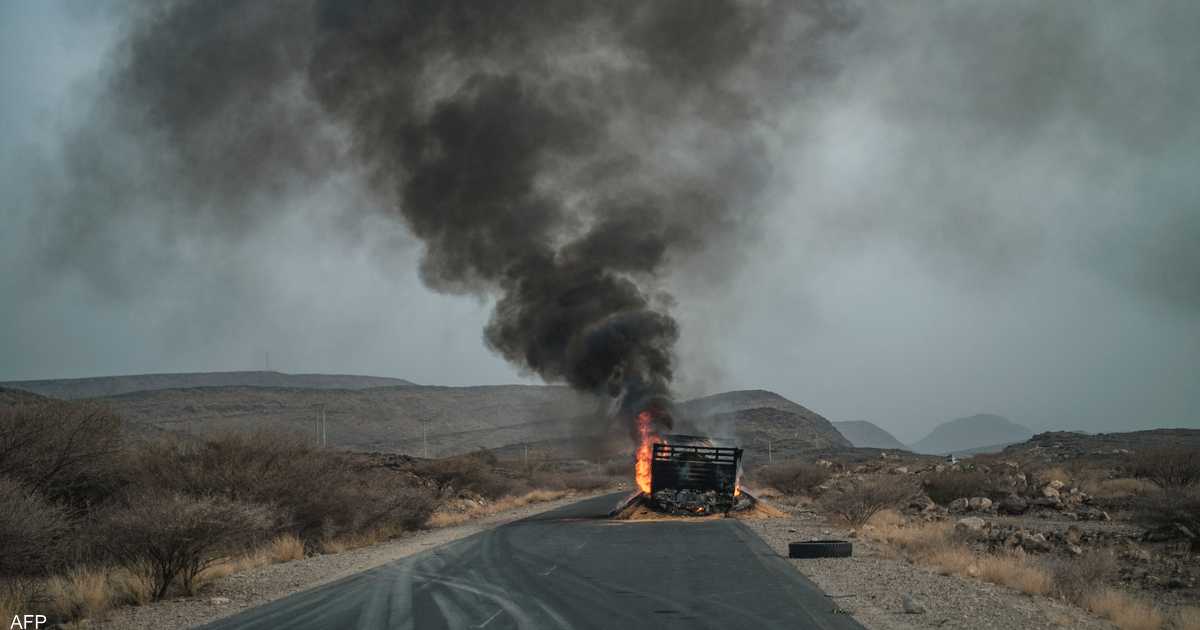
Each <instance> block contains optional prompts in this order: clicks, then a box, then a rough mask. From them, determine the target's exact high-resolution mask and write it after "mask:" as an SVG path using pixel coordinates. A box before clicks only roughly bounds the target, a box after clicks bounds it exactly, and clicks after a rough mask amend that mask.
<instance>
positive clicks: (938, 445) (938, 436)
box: [912, 414, 1033, 454]
mask: <svg viewBox="0 0 1200 630" xmlns="http://www.w3.org/2000/svg"><path fill="white" fill-rule="evenodd" d="M1032 436H1033V431H1030V430H1029V429H1027V428H1025V427H1023V426H1021V425H1019V424H1017V423H1015V422H1013V421H1011V420H1009V419H1008V418H1004V417H1002V416H997V415H993V414H978V415H974V416H970V417H967V418H958V419H956V420H951V421H949V422H943V423H942V424H939V425H938V426H937V427H935V428H934V429H933V431H931V432H930V433H929V435H927V436H925V437H924V438H922V439H921V440H920V441H919V442H916V443H915V444H913V445H912V450H913V451H914V452H917V453H929V454H941V453H960V452H966V451H973V450H976V449H980V448H981V447H988V448H990V449H995V450H999V449H1000V448H1001V447H1003V446H1005V445H1008V444H1013V443H1015V442H1024V441H1025V440H1028V439H1029V438H1030V437H1032Z"/></svg>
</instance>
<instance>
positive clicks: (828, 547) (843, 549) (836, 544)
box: [788, 540, 853, 558]
mask: <svg viewBox="0 0 1200 630" xmlns="http://www.w3.org/2000/svg"><path fill="white" fill-rule="evenodd" d="M852 551H853V545H852V544H851V543H850V542H848V541H845V540H808V541H805V542H794V543H788V557H789V558H849V557H850V554H851V552H852Z"/></svg>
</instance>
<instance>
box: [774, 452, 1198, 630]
mask: <svg viewBox="0 0 1200 630" xmlns="http://www.w3.org/2000/svg"><path fill="white" fill-rule="evenodd" d="M1045 452H1046V451H1043V453H1045ZM1050 453H1051V454H1052V455H1056V454H1054V453H1053V452H1052V451H1051V452H1050ZM830 470H832V471H836V472H835V473H834V474H833V475H832V477H831V476H830V475H829V473H828V471H830ZM753 479H754V480H755V481H756V482H758V483H761V484H763V485H765V486H767V487H770V488H771V489H773V490H775V491H778V492H781V493H783V494H784V495H787V496H785V497H783V498H784V499H785V501H784V503H783V504H786V500H787V499H789V498H792V499H799V498H800V497H805V498H804V499H803V500H805V501H810V502H811V503H812V504H813V505H816V506H817V507H818V508H820V509H821V511H823V512H824V513H825V514H827V515H828V516H829V517H831V518H832V519H834V520H836V521H839V522H842V523H845V524H847V525H849V526H850V527H853V528H854V529H855V532H856V533H854V534H852V535H857V536H862V537H865V538H868V539H872V540H874V541H877V542H880V543H883V545H882V548H883V550H884V552H885V553H886V554H892V555H893V557H895V558H898V559H903V560H904V561H906V562H909V563H912V564H916V565H920V566H924V567H927V568H929V569H932V570H934V571H936V572H939V573H942V574H946V575H954V576H959V577H965V578H973V579H978V580H982V581H986V582H990V583H993V584H998V585H1002V586H1004V587H1007V588H1011V589H1014V590H1016V591H1019V592H1021V593H1026V594H1029V595H1037V596H1046V597H1052V598H1055V599H1059V600H1061V601H1065V602H1068V603H1071V604H1073V605H1075V606H1078V607H1080V608H1082V609H1086V610H1089V611H1091V612H1092V613H1093V614H1095V615H1096V616H1098V617H1101V618H1104V619H1107V620H1110V621H1111V622H1113V624H1115V625H1116V626H1117V627H1119V628H1122V629H1123V630H1158V629H1179V630H1198V629H1200V609H1197V608H1196V607H1194V606H1189V605H1188V602H1189V601H1195V600H1194V599H1189V598H1190V597H1191V596H1190V593H1194V592H1195V588H1196V587H1195V584H1194V577H1195V575H1196V572H1195V571H1194V570H1189V569H1188V567H1189V566H1190V567H1192V568H1194V567H1195V566H1196V565H1195V560H1196V556H1195V554H1197V553H1200V538H1198V537H1197V536H1198V535H1200V483H1198V481H1200V458H1197V457H1195V451H1194V450H1191V451H1186V452H1184V451H1181V450H1179V449H1174V448H1172V449H1162V448H1144V449H1141V450H1137V451H1131V450H1128V449H1114V448H1110V449H1108V450H1105V451H1100V452H1091V453H1088V452H1084V453H1083V455H1082V456H1079V457H1075V458H1061V457H1060V458H1058V459H1057V461H1056V460H1055V459H1053V458H1048V457H1042V458H1041V459H1037V458H1030V459H1028V460H1023V461H1018V460H1016V459H1014V458H1013V457H1012V456H1011V454H1010V455H1000V454H997V455H989V456H980V457H975V458H971V459H969V460H966V461H964V462H962V463H961V464H950V463H945V462H940V461H936V460H935V461H928V460H918V459H916V458H909V459H907V460H905V459H904V458H903V457H901V459H900V460H899V461H897V460H896V459H895V458H894V457H886V456H884V457H880V458H879V459H878V460H875V461H871V460H865V459H862V458H859V459H856V460H854V459H848V460H846V461H832V462H827V465H826V466H823V467H819V466H812V465H807V464H799V463H785V464H776V465H775V466H772V467H764V468H763V469H759V470H758V471H755V474H754V477H753ZM921 494H923V495H924V496H920V495H921ZM976 498H979V500H978V501H976V500H975V499H976ZM910 499H911V500H910ZM968 499H970V501H967V500H968ZM984 499H990V500H991V501H990V502H989V501H985V500H984ZM964 517H972V518H964ZM1030 517H1033V518H1030ZM960 519H961V521H962V522H961V523H960V522H959V521H960ZM1084 521H1087V522H1086V523H1085V522H1084ZM1042 523H1045V525H1044V526H1043V525H1042ZM1135 526H1137V527H1135ZM1139 532H1140V533H1139ZM1189 540H1190V541H1191V547H1190V549H1191V551H1190V554H1191V555H1189V552H1188V549H1189V545H1188V541H1189ZM1180 567H1182V569H1181V568H1180ZM1147 576H1149V577H1147ZM1189 576H1191V577H1189ZM1168 582H1169V584H1168Z"/></svg>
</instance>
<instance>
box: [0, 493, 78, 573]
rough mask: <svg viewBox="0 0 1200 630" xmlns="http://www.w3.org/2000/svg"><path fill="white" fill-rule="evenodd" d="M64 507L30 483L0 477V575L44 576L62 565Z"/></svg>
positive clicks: (66, 528)
mask: <svg viewBox="0 0 1200 630" xmlns="http://www.w3.org/2000/svg"><path fill="white" fill-rule="evenodd" d="M71 531H72V526H71V518H70V516H69V514H68V513H67V510H66V509H64V508H63V507H61V506H59V505H56V504H54V503H52V502H50V501H49V500H47V499H46V498H45V497H44V496H42V495H41V494H40V493H38V492H37V491H36V490H34V489H32V488H30V487H29V486H27V485H25V484H23V483H21V482H19V481H16V480H13V479H9V478H6V477H0V541H3V545H2V546H3V551H2V552H0V576H4V577H14V576H37V575H45V574H47V573H50V572H51V571H53V570H55V569H59V568H61V567H62V566H63V565H64V564H65V558H64V556H65V555H66V552H67V550H68V549H69V548H70V545H69V544H68V541H69V537H70V534H71Z"/></svg>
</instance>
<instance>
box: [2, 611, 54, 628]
mask: <svg viewBox="0 0 1200 630" xmlns="http://www.w3.org/2000/svg"><path fill="white" fill-rule="evenodd" d="M44 623H46V615H13V619H12V623H10V624H8V630H13V628H20V629H21V630H37V629H38V628H41V627H42V624H44Z"/></svg>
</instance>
